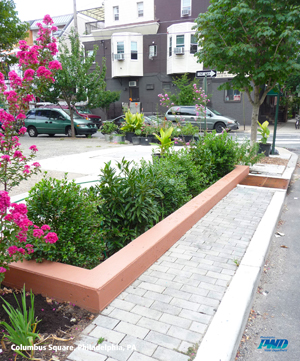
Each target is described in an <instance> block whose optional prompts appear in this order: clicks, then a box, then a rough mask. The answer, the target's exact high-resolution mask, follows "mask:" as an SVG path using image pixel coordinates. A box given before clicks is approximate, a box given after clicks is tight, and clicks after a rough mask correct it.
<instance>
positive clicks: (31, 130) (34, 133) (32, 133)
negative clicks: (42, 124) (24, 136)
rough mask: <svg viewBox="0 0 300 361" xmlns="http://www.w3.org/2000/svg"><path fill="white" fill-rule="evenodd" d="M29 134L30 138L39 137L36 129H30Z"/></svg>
mask: <svg viewBox="0 0 300 361" xmlns="http://www.w3.org/2000/svg"><path fill="white" fill-rule="evenodd" d="M27 132H28V135H29V136H30V137H37V135H38V132H37V130H36V128H35V127H28V129H27Z"/></svg>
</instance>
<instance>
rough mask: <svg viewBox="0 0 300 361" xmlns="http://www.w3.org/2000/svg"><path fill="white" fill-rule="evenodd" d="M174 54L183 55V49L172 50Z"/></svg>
mask: <svg viewBox="0 0 300 361" xmlns="http://www.w3.org/2000/svg"><path fill="white" fill-rule="evenodd" d="M174 54H175V55H183V54H184V47H177V48H174Z"/></svg>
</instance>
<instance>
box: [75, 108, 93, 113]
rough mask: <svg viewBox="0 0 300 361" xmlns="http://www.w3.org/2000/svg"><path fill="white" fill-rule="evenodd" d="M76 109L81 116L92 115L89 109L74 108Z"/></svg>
mask: <svg viewBox="0 0 300 361" xmlns="http://www.w3.org/2000/svg"><path fill="white" fill-rule="evenodd" d="M76 109H77V110H78V111H79V113H82V114H92V112H91V111H90V109H89V108H84V107H76Z"/></svg>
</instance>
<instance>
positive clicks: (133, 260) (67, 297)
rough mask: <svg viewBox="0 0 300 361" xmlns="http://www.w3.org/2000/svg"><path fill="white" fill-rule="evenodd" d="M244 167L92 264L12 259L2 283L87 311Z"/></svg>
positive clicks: (169, 241) (175, 236) (139, 269)
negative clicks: (102, 259) (103, 259)
mask: <svg viewBox="0 0 300 361" xmlns="http://www.w3.org/2000/svg"><path fill="white" fill-rule="evenodd" d="M248 173H249V167H246V166H237V167H236V169H235V170H233V171H232V172H231V173H229V174H227V175H226V176H225V177H223V178H222V179H220V180H219V181H218V182H216V183H215V184H214V185H212V186H211V187H210V188H208V189H206V190H205V191H204V192H202V193H201V194H199V195H198V196H197V197H195V198H194V199H192V200H191V201H190V202H188V203H186V204H185V205H184V206H183V207H181V208H180V209H178V210H177V211H175V212H174V213H172V214H171V215H170V216H168V217H167V218H165V219H164V220H163V221H161V222H159V223H158V224H156V225H155V226H154V227H152V228H151V229H149V230H148V231H147V232H145V233H144V234H142V235H141V236H139V237H138V238H137V239H135V240H134V241H132V242H131V243H130V244H128V245H127V246H126V247H124V248H123V249H121V250H120V251H119V252H117V253H116V254H114V255H113V256H112V257H110V258H109V259H108V260H106V261H105V262H103V263H101V264H100V265H99V266H97V267H95V268H94V269H92V270H86V269H82V268H79V267H75V266H69V265H66V264H61V263H57V262H50V261H46V262H43V263H36V262H34V261H24V262H23V263H22V262H16V263H13V264H12V265H10V271H8V272H6V276H5V280H4V282H3V283H4V284H5V285H6V286H9V287H18V288H21V287H23V284H24V283H25V285H26V289H27V290H29V289H32V290H33V292H34V293H41V294H43V295H45V296H48V297H51V298H55V299H57V300H59V301H70V302H72V303H75V304H76V305H78V306H80V307H83V308H85V309H87V310H90V311H92V312H99V311H101V310H103V309H104V308H105V307H106V306H107V305H109V304H110V303H111V302H112V301H113V300H114V299H115V298H116V297H117V296H118V295H119V294H120V293H121V292H122V291H124V290H125V289H126V288H127V287H128V286H129V285H130V284H131V283H132V282H133V281H135V280H136V279H137V278H138V277H139V276H140V275H141V274H142V273H143V272H144V271H146V270H147V269H148V268H149V267H150V266H151V265H152V264H153V263H154V262H155V261H157V259H159V258H160V257H161V256H162V255H163V254H164V253H165V252H166V251H167V250H168V249H169V248H170V247H171V246H172V245H173V244H174V243H176V242H177V241H178V240H179V239H180V237H182V236H183V235H184V234H185V233H186V232H187V231H188V230H189V229H190V228H191V227H192V226H193V225H194V224H195V223H196V222H198V221H199V219H201V218H202V217H203V216H204V215H205V214H206V213H207V212H208V211H209V210H210V209H211V208H212V207H213V206H214V205H216V204H217V203H218V202H219V201H220V200H221V199H222V198H223V197H225V196H226V194H228V193H229V192H230V191H231V190H232V189H233V188H235V186H236V185H237V184H238V183H239V182H240V181H242V180H243V179H244V178H245V177H246V176H247V175H248Z"/></svg>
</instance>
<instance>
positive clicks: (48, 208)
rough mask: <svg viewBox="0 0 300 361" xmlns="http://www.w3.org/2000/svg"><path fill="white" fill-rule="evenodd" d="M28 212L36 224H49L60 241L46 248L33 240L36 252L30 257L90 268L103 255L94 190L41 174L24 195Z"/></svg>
mask: <svg viewBox="0 0 300 361" xmlns="http://www.w3.org/2000/svg"><path fill="white" fill-rule="evenodd" d="M26 202H27V208H28V216H29V217H30V219H32V220H33V221H34V222H35V224H37V225H41V226H42V225H43V224H44V223H47V224H49V225H50V226H51V227H52V229H53V230H54V231H55V232H56V233H57V235H58V237H59V241H58V242H57V243H56V244H55V245H54V244H51V245H50V246H51V247H50V249H49V247H48V248H47V249H46V248H45V246H44V245H43V244H37V242H34V243H33V245H34V251H35V253H34V254H32V255H30V256H29V258H30V259H32V258H34V259H36V261H38V262H40V261H42V260H43V259H47V260H50V261H58V262H62V263H67V264H71V265H74V266H79V267H85V268H93V267H95V266H97V265H98V264H99V263H100V262H101V260H102V259H103V251H104V249H105V245H104V242H103V238H102V230H101V217H100V216H99V213H98V212H97V205H99V202H100V198H99V194H98V193H97V191H96V190H95V189H94V188H92V189H83V190H81V188H80V185H77V184H76V183H75V182H74V181H71V182H68V180H67V178H66V176H65V178H63V179H62V180H58V179H54V178H49V179H46V178H43V179H42V180H41V181H40V182H39V183H37V184H36V185H35V186H34V187H33V188H32V189H31V190H30V191H29V197H28V198H27V199H26Z"/></svg>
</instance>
